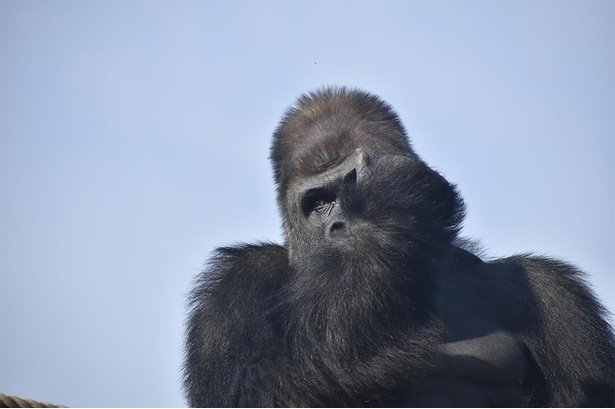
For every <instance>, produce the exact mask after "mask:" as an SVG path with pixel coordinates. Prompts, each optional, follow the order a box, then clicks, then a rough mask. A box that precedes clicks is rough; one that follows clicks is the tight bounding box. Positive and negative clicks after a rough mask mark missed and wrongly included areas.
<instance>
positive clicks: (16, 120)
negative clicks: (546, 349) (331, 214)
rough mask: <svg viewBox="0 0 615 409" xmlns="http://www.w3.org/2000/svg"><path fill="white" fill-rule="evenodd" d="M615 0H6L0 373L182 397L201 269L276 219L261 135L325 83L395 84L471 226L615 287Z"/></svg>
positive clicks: (599, 286)
mask: <svg viewBox="0 0 615 409" xmlns="http://www.w3.org/2000/svg"><path fill="white" fill-rule="evenodd" d="M614 14H615V11H614V3H613V1H612V0H604V1H601V0H588V1H580V0H574V1H566V0H553V1H545V0H539V1H534V0H531V1H524V0H510V1H497V2H495V1H489V0H485V1H457V0H450V1H442V0H440V1H408V0H400V1H386V0H384V1H370V2H367V1H324V0H323V1H243V2H242V1H170V0H169V1H151V0H148V1H130V0H127V1H125V0H122V1H120V0H110V1H109V0H105V1H103V0H100V1H78V0H75V1H61V0H55V1H48V0H42V1H32V0H19V1H17V0H16V1H13V0H1V3H0V36H1V37H0V41H1V43H0V52H1V61H0V81H1V82H0V97H1V98H0V99H1V107H0V114H1V117H0V120H1V124H0V131H1V145H0V182H1V185H0V188H1V190H0V194H1V196H0V199H1V200H0V205H1V207H0V274H1V275H0V280H1V281H0V392H2V393H5V394H15V395H20V396H22V397H26V398H32V399H38V400H47V401H51V402H55V403H61V404H65V405H72V406H182V405H184V400H183V397H182V394H181V388H180V372H179V369H180V365H181V361H182V343H183V320H184V317H185V306H186V302H185V299H186V293H187V292H188V291H189V288H190V282H191V280H192V279H193V278H194V277H195V275H196V274H197V273H198V272H199V270H200V269H201V268H202V266H203V263H204V262H205V260H206V259H207V257H208V254H209V253H210V252H211V250H212V249H214V248H215V247H217V246H220V245H223V244H232V243H235V242H241V241H246V242H251V241H256V240H274V241H279V240H280V239H281V229H280V222H279V217H278V210H277V208H276V205H275V197H274V188H273V182H272V178H271V169H270V164H269V162H268V159H267V156H268V150H269V143H270V138H271V134H272V131H273V129H274V128H275V126H276V125H277V122H278V120H279V119H280V116H281V115H282V113H283V112H284V110H285V109H286V107H288V105H289V104H291V103H292V102H293V101H294V99H295V98H296V97H297V96H298V95H299V94H301V93H303V92H306V91H309V90H312V89H314V88H316V87H318V86H321V85H349V86H356V87H360V88H363V89H365V90H368V91H370V92H373V93H376V94H378V95H380V96H381V97H382V98H384V99H385V100H386V101H388V102H390V103H391V104H392V105H393V106H394V108H395V109H396V111H397V112H398V113H399V115H400V117H401V118H402V120H403V122H404V124H405V126H406V128H407V130H408V132H409V134H410V136H411V140H412V143H413V145H414V147H415V149H416V150H417V152H418V153H419V154H420V155H421V156H422V157H423V158H424V159H425V160H426V161H427V162H428V163H429V164H430V165H432V166H433V167H434V168H436V169H438V170H439V171H440V172H441V173H443V174H444V175H445V176H446V177H447V178H448V179H449V180H450V181H452V182H454V183H456V184H458V186H459V188H460V190H461V192H462V194H463V196H464V198H465V200H466V203H467V205H468V218H467V220H466V222H465V228H464V231H463V234H464V235H465V236H469V237H473V238H478V239H480V240H481V241H482V242H483V244H484V246H485V249H486V251H487V254H488V255H490V256H504V255H511V254H514V253H520V252H531V251H533V252H537V253H539V254H548V255H553V256H557V257H561V258H563V259H565V260H568V261H570V262H572V263H575V264H576V265H577V266H579V267H581V268H582V269H583V270H585V271H587V272H588V281H589V282H590V283H591V284H592V285H593V287H594V288H595V291H596V293H597V294H598V296H599V297H600V299H601V300H602V301H603V302H605V304H606V305H607V306H608V307H609V308H610V309H611V310H613V309H614V307H615V291H614V290H615V279H614V271H615V259H614V248H615V233H614V229H615V217H614V210H613V209H614V204H615V203H614V200H615V180H614V179H615V178H614V172H615V163H614V162H615V120H614V111H613V110H614V107H615V96H614V95H615V59H614V50H615V44H614V43H615V29H614V21H615V15H614Z"/></svg>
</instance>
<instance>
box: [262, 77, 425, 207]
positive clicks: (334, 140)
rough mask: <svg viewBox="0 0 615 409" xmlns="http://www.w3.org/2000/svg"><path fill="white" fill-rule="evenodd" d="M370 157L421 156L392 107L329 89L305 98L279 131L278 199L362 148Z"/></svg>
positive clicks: (275, 143)
mask: <svg viewBox="0 0 615 409" xmlns="http://www.w3.org/2000/svg"><path fill="white" fill-rule="evenodd" d="M358 148H362V149H365V150H366V151H367V152H368V153H369V154H370V156H374V157H377V156H379V155H380V154H384V153H396V154H405V155H409V156H415V155H414V153H413V152H412V149H411V147H410V143H409V141H408V138H407V137H406V133H405V130H404V128H403V125H402V124H401V122H400V120H399V118H398V117H397V115H396V114H395V112H394V111H393V110H392V109H391V107H390V106H389V105H388V104H386V103H385V102H383V101H382V100H380V99H379V98H378V97H376V96H374V95H371V94H368V93H366V92H363V91H357V90H348V89H345V88H326V89H323V90H320V91H316V92H313V93H310V94H307V95H302V96H301V97H300V98H299V99H298V101H297V103H296V104H295V106H293V107H291V108H290V109H289V110H288V111H287V112H286V114H285V115H284V117H283V118H282V121H281V123H280V125H279V127H278V128H277V130H276V131H275V133H274V137H273V145H272V148H271V159H272V161H273V168H274V177H275V182H276V185H277V188H278V200H279V201H283V199H284V195H285V193H286V191H287V190H288V187H289V185H291V184H293V183H294V182H296V181H297V180H301V179H302V178H304V177H309V176H313V175H316V174H319V173H322V172H324V171H326V170H327V169H330V168H331V167H335V166H337V165H339V164H340V163H341V162H342V161H343V160H344V159H345V158H347V157H349V156H350V155H352V153H353V152H354V151H356V149H358Z"/></svg>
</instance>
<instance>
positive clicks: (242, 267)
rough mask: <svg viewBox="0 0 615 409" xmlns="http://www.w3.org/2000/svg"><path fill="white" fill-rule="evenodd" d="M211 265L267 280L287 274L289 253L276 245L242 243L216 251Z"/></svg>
mask: <svg viewBox="0 0 615 409" xmlns="http://www.w3.org/2000/svg"><path fill="white" fill-rule="evenodd" d="M211 264H212V265H214V266H217V267H220V268H223V269H225V270H234V271H237V270H239V271H242V272H244V273H245V272H252V273H258V274H259V276H260V277H261V278H266V277H268V276H274V275H279V274H282V273H286V271H287V270H288V251H287V250H286V248H285V247H284V246H281V245H279V244H275V243H256V244H246V243H242V244H238V245H235V246H226V247H220V248H218V249H216V250H215V251H214V255H213V257H212V259H211Z"/></svg>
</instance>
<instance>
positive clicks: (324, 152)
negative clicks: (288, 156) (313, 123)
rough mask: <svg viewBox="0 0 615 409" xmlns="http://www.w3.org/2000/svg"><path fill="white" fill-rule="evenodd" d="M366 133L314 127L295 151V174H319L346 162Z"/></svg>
mask: <svg viewBox="0 0 615 409" xmlns="http://www.w3.org/2000/svg"><path fill="white" fill-rule="evenodd" d="M365 139H366V135H365V134H363V133H362V132H361V131H360V130H358V129H349V128H342V129H326V130H323V129H318V128H316V129H313V130H312V131H311V132H309V133H308V134H307V135H305V137H304V138H301V139H300V140H299V141H298V143H297V145H296V148H295V150H294V152H293V158H292V163H294V164H295V169H294V172H293V173H294V176H295V177H299V178H302V177H307V176H313V175H318V174H321V173H324V172H326V171H327V170H328V169H331V168H334V167H336V166H338V165H340V164H341V163H342V162H344V161H345V160H346V159H347V158H348V157H349V156H350V155H352V154H353V153H354V152H355V151H356V149H357V148H360V147H365V146H362V145H366V144H365V143H362V142H363V141H365Z"/></svg>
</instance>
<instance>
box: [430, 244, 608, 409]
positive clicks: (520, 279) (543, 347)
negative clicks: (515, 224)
mask: <svg viewBox="0 0 615 409" xmlns="http://www.w3.org/2000/svg"><path fill="white" fill-rule="evenodd" d="M583 277H584V276H583V274H582V273H581V272H580V271H578V270H577V269H575V268H574V267H572V266H570V265H568V264H566V263H563V262H560V261H556V260H552V259H548V258H541V257H531V256H527V255H520V256H515V257H510V258H506V259H501V260H495V261H493V262H489V263H478V264H474V265H472V266H469V267H467V268H464V269H459V270H456V271H448V272H446V273H445V274H441V275H440V277H439V297H440V299H441V300H446V301H444V302H441V305H448V306H451V305H454V306H456V308H455V309H450V308H448V309H447V308H444V309H443V313H444V315H443V316H444V317H448V318H445V319H446V320H447V327H448V328H449V329H452V332H453V333H455V334H462V337H463V338H474V341H472V342H471V343H469V344H466V345H465V346H463V347H462V348H465V347H471V348H474V347H480V344H482V343H483V342H482V341H480V340H481V339H483V338H482V335H481V333H485V334H489V333H492V332H493V331H492V330H491V326H492V325H495V326H496V328H498V331H500V333H504V334H508V336H512V337H513V340H514V342H516V343H517V345H518V348H520V350H519V351H520V352H519V353H515V352H514V349H516V348H514V349H510V348H507V349H508V352H509V353H510V352H513V356H519V354H521V355H523V356H524V357H525V358H524V360H523V361H524V362H523V363H522V364H520V365H521V366H517V365H515V364H514V363H513V364H512V365H506V367H507V368H508V369H509V370H510V371H505V372H500V374H502V373H507V374H508V375H511V374H517V373H519V370H521V373H524V374H525V376H524V377H523V378H522V380H523V382H522V387H523V389H524V393H523V396H524V397H525V399H524V401H525V402H526V404H530V403H531V405H532V406H611V407H612V406H613V405H614V404H615V401H614V399H615V391H614V388H613V373H615V372H614V371H615V368H614V358H613V350H614V342H613V335H612V330H611V328H610V326H609V324H608V322H607V321H606V320H605V319H604V316H605V314H606V312H605V310H604V309H603V307H602V306H601V305H600V304H599V303H598V302H597V300H596V299H595V297H594V295H593V293H592V291H591V290H590V289H589V287H588V286H587V284H586V283H585V281H584V279H583ZM460 311H461V312H460ZM459 314H470V316H473V317H476V319H477V321H475V323H476V322H478V323H479V325H475V324H472V323H471V321H467V320H463V319H460V318H461V317H460V316H459ZM460 322H463V323H464V324H463V326H462V327H459V326H458V323H460ZM481 323H483V324H481ZM464 333H465V335H463V334H464ZM457 337H458V336H457ZM453 341H454V340H453ZM499 344H501V343H499ZM454 345H455V342H453V343H452V344H451V346H454ZM455 349H456V350H457V351H455V352H454V353H453V355H456V354H457V352H459V351H460V350H461V349H460V348H457V347H455ZM488 355H489V356H487V357H486V359H484V360H485V361H490V360H492V359H496V361H497V362H500V363H501V364H503V363H504V362H505V361H504V360H500V359H499V358H497V356H499V352H498V351H497V348H495V349H491V352H489V354H488ZM516 362H522V360H518V361H516ZM457 367H458V368H459V367H460V366H457ZM461 367H463V366H461ZM470 371H471V373H472V374H471V375H468V376H473V375H476V374H477V373H481V371H480V370H478V369H477V368H473V369H470ZM479 376H480V378H481V379H483V380H486V379H487V378H486V377H485V376H482V375H479ZM519 404H524V403H523V401H522V402H521V403H519Z"/></svg>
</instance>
